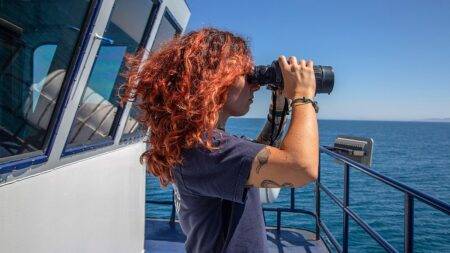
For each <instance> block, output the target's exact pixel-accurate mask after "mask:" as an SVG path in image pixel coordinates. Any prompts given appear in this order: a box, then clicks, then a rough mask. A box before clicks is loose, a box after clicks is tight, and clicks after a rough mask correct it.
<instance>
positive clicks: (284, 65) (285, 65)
mask: <svg viewBox="0 0 450 253" xmlns="http://www.w3.org/2000/svg"><path fill="white" fill-rule="evenodd" d="M278 63H279V64H280V67H282V68H284V69H287V68H289V64H288V62H287V60H286V57H284V55H280V56H279V57H278Z"/></svg>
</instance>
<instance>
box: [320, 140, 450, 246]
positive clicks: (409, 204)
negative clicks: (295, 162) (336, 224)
mask: <svg viewBox="0 0 450 253" xmlns="http://www.w3.org/2000/svg"><path fill="white" fill-rule="evenodd" d="M322 153H325V154H327V155H330V156H331V157H333V158H335V159H337V160H339V161H341V162H344V198H343V201H341V200H340V199H339V198H338V197H336V195H334V194H333V193H332V192H331V191H330V190H328V188H327V187H326V186H324V185H323V184H322V183H321V182H320V171H321V164H320V163H319V177H318V180H317V182H316V188H315V189H316V197H317V196H319V198H320V190H322V191H323V192H324V193H326V194H327V195H328V196H329V197H330V198H331V199H332V200H333V201H334V202H335V203H336V204H337V205H338V206H339V207H340V208H341V209H342V211H343V212H344V213H343V218H342V219H343V230H342V231H343V240H342V241H343V242H342V244H343V245H342V246H341V245H340V244H339V243H338V242H337V240H336V238H335V237H334V236H333V235H332V233H331V232H330V231H329V230H328V229H327V228H326V227H325V226H324V223H323V222H322V220H321V219H320V199H319V201H317V199H316V216H317V220H318V222H316V238H317V237H318V236H319V235H320V230H319V229H320V228H322V229H324V231H325V234H326V236H327V237H328V238H329V239H330V241H331V242H332V244H333V246H334V247H335V249H336V250H337V251H338V252H344V253H347V252H348V234H349V230H348V225H349V224H348V223H349V219H348V218H349V217H350V218H352V219H353V220H354V221H355V222H356V223H357V224H358V225H359V226H360V227H361V228H362V229H363V230H364V231H365V232H366V233H368V234H369V235H370V236H371V237H372V238H373V239H374V240H375V241H376V242H377V243H378V244H379V245H380V246H382V247H383V248H384V249H385V250H386V251H387V252H398V251H397V250H396V249H395V248H394V247H393V246H392V245H391V244H390V243H389V242H387V241H386V240H385V239H384V238H383V237H382V236H381V235H380V234H378V233H377V232H376V231H375V230H373V229H372V227H371V226H370V225H368V224H367V223H366V222H365V221H364V220H363V219H362V218H361V217H359V215H357V214H356V212H354V211H353V210H352V209H351V208H350V207H349V201H348V200H349V193H350V190H349V181H350V178H349V177H350V173H349V171H350V168H354V169H357V170H359V171H361V172H363V173H365V174H366V175H368V176H370V177H372V178H375V179H377V180H379V181H380V182H382V183H385V184H387V185H389V186H391V187H393V188H395V189H397V190H399V191H401V192H403V193H404V194H405V198H404V210H405V212H404V221H405V224H404V230H405V235H404V252H413V251H414V243H413V242H414V199H417V200H419V201H421V202H423V203H425V204H428V205H429V206H431V207H432V208H434V209H436V210H439V211H441V212H443V213H445V214H447V215H450V205H449V204H447V203H445V202H443V201H441V200H438V199H436V198H434V197H432V196H430V195H428V194H426V193H423V192H421V191H418V190H416V189H413V188H411V187H409V186H407V185H405V184H403V183H400V182H398V181H396V180H394V179H392V178H390V177H387V176H384V175H382V174H380V173H378V172H376V171H374V170H372V169H370V168H368V167H367V166H364V165H362V164H360V163H357V162H355V161H353V160H351V159H349V158H347V157H345V156H342V155H340V154H337V153H335V152H333V151H331V150H329V149H327V148H326V147H320V154H322ZM319 160H320V159H319ZM317 203H319V204H317Z"/></svg>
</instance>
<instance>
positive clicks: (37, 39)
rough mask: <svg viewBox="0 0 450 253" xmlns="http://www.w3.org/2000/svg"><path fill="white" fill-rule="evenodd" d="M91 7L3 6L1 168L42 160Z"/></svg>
mask: <svg viewBox="0 0 450 253" xmlns="http://www.w3.org/2000/svg"><path fill="white" fill-rule="evenodd" d="M89 6H90V1H70V0H68V1H44V0H42V1H40V0H35V1H1V4H0V162H4V161H11V160H17V159H21V158H24V157H29V156H35V155H42V154H43V153H44V151H45V149H46V147H47V146H48V145H47V143H48V139H49V137H50V133H51V132H52V130H51V129H52V126H53V124H52V122H54V121H55V120H54V117H55V115H54V114H55V113H54V112H55V111H57V110H56V109H55V108H56V104H57V102H58V100H59V99H60V98H59V97H60V93H61V90H62V85H63V82H64V80H65V78H66V71H67V70H68V68H69V65H70V62H71V60H72V56H73V54H74V52H75V50H76V45H77V41H78V39H79V35H80V30H81V27H82V26H83V22H84V19H85V15H86V14H87V11H88V8H89Z"/></svg>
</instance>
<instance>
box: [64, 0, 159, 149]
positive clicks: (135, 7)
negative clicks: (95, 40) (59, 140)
mask: <svg viewBox="0 0 450 253" xmlns="http://www.w3.org/2000/svg"><path fill="white" fill-rule="evenodd" d="M152 6H153V2H152V1H149V0H117V1H116V2H115V4H114V7H113V10H112V12H111V16H110V18H109V21H108V24H107V27H106V30H105V32H104V34H103V37H104V39H103V40H102V42H101V44H100V48H99V50H98V52H97V56H96V59H95V62H94V66H93V68H92V70H91V73H90V76H89V79H88V82H87V86H86V88H85V90H84V92H83V96H82V98H81V102H80V105H79V106H78V110H77V113H76V116H75V118H74V122H73V124H72V127H71V130H70V134H69V137H68V140H67V144H68V145H67V147H69V148H70V147H74V146H79V145H82V144H83V145H89V144H91V143H94V142H98V141H100V140H111V139H112V138H113V134H114V131H115V128H116V126H117V123H118V121H119V118H120V114H121V113H120V111H121V110H120V106H119V98H118V90H119V88H120V86H121V85H122V84H123V82H124V78H123V77H122V76H121V73H123V72H124V67H125V66H124V56H125V55H126V53H133V52H135V51H136V50H137V49H138V46H139V43H140V42H141V40H142V37H143V35H144V30H145V27H146V24H147V21H148V19H149V16H150V12H151V9H152Z"/></svg>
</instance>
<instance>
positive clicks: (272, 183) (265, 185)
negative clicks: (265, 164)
mask: <svg viewBox="0 0 450 253" xmlns="http://www.w3.org/2000/svg"><path fill="white" fill-rule="evenodd" d="M261 187H262V188H280V187H282V188H293V187H294V185H293V184H292V183H283V184H279V183H277V182H275V181H272V180H269V179H266V180H263V181H262V182H261Z"/></svg>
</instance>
